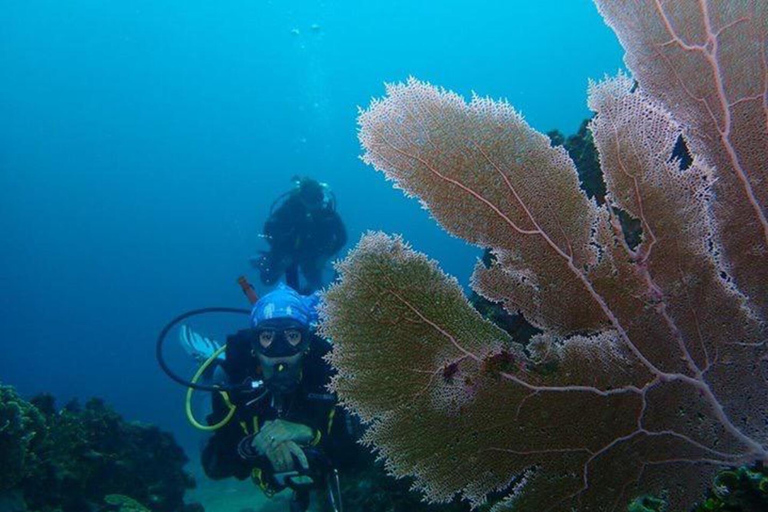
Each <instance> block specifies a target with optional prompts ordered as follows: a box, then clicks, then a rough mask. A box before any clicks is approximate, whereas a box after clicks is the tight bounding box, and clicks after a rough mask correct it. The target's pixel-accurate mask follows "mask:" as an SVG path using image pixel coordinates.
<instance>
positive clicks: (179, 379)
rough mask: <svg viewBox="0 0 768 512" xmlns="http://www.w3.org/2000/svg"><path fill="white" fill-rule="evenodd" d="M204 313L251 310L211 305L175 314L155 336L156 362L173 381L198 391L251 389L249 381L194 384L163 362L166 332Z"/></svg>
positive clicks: (242, 312)
mask: <svg viewBox="0 0 768 512" xmlns="http://www.w3.org/2000/svg"><path fill="white" fill-rule="evenodd" d="M205 313H237V314H245V315H250V314H251V310H250V309H244V308H227V307H211V308H201V309H193V310H191V311H187V312H186V313H182V314H181V315H179V316H177V317H176V318H174V319H173V320H171V321H170V322H168V323H167V324H165V327H163V330H162V331H160V334H159V335H158V336H157V342H156V344H155V356H156V357H157V362H158V364H159V365H160V368H161V369H162V370H163V371H164V372H165V374H166V375H168V377H170V378H171V379H172V380H174V381H175V382H178V383H179V384H181V385H182V386H186V387H188V388H192V389H197V390H199V391H230V392H231V391H241V390H246V389H251V388H252V385H251V383H250V382H246V383H243V384H238V385H236V386H231V385H229V386H228V385H218V386H206V385H204V384H196V383H194V382H190V381H188V380H186V379H184V378H183V377H179V376H178V375H177V374H176V373H175V372H174V371H173V370H171V368H170V367H169V366H168V364H167V363H166V362H165V359H164V358H163V344H164V343H165V339H166V338H167V337H168V333H169V332H170V331H171V329H173V328H174V327H176V324H178V323H180V322H182V321H184V320H186V319H187V318H190V317H193V316H197V315H202V314H205Z"/></svg>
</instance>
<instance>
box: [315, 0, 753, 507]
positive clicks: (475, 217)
mask: <svg viewBox="0 0 768 512" xmlns="http://www.w3.org/2000/svg"><path fill="white" fill-rule="evenodd" d="M598 6H599V8H600V10H601V13H602V14H603V16H604V17H605V18H606V21H607V22H608V23H609V24H610V25H611V26H612V27H613V28H614V29H615V30H616V32H617V33H618V35H619V37H620V40H621V42H622V44H623V45H624V47H625V48H626V50H627V64H628V67H629V69H630V71H631V72H632V78H630V77H627V76H625V75H621V74H620V75H619V76H617V77H615V78H610V79H605V80H604V81H602V82H599V83H592V84H590V87H589V105H590V107H591V108H592V110H594V111H595V118H594V119H593V121H592V122H591V124H590V129H591V131H592V133H593V136H594V141H595V144H596V146H597V149H598V152H599V155H600V162H601V167H602V171H603V174H604V178H605V183H606V187H607V194H606V203H605V204H604V205H598V204H597V203H596V202H595V201H594V200H591V199H588V198H587V196H586V195H585V194H584V192H582V191H581V190H580V189H579V183H578V177H577V173H576V170H575V167H574V164H573V162H572V161H571V159H570V158H569V157H568V155H567V153H566V152H565V150H564V149H563V148H562V147H552V146H551V145H550V143H549V140H548V139H547V138H546V137H545V136H544V135H542V134H540V133H538V132H536V131H535V130H533V129H532V128H531V127H529V126H528V125H527V124H526V123H525V121H524V120H523V118H522V117H521V115H520V114H519V113H518V112H516V111H515V110H514V109H513V108H512V107H511V106H510V105H509V104H507V103H506V102H503V101H492V100H490V99H485V98H479V97H474V98H473V99H472V100H471V101H470V102H469V103H467V102H465V101H464V100H463V99H462V98H461V97H460V96H458V95H456V94H453V93H451V92H448V91H445V90H442V89H438V88H436V87H433V86H431V85H429V84H426V83H423V82H419V81H417V80H415V79H410V80H409V81H408V82H407V83H405V84H398V85H390V86H388V87H387V95H386V97H384V98H383V99H381V100H376V101H374V102H373V103H372V104H371V106H370V107H369V108H368V109H367V110H365V111H363V112H362V113H361V115H360V118H359V124H360V134H359V136H360V140H361V143H362V145H363V147H364V149H365V155H364V157H363V158H364V161H365V162H367V163H369V164H371V165H372V166H374V167H375V168H376V169H377V170H380V171H382V172H383V173H384V174H385V175H386V176H387V178H388V179H390V180H393V181H394V182H395V184H396V186H397V187H398V188H400V189H402V190H403V191H404V192H405V193H406V194H407V195H409V196H415V197H418V198H419V199H420V200H421V201H422V203H423V205H424V206H425V207H426V208H427V209H428V210H429V211H430V212H431V214H432V215H433V217H434V218H435V219H436V220H437V221H438V222H439V223H440V224H441V226H442V227H443V228H444V229H445V230H447V231H448V232H450V233H452V234H454V235H456V236H458V237H461V238H463V239H465V240H467V241H469V242H471V243H473V244H476V245H478V246H480V247H484V248H490V250H491V252H492V255H493V258H491V264H490V265H489V266H486V265H484V264H482V263H478V265H477V267H476V269H475V272H474V274H473V277H472V282H471V284H472V287H473V288H474V290H475V291H476V292H477V293H479V294H480V295H482V296H483V297H485V298H487V299H489V300H492V301H494V302H499V303H502V304H503V305H504V306H505V307H506V308H507V310H508V311H510V312H521V313H522V314H523V315H524V316H525V318H526V319H527V320H529V321H530V322H531V323H532V324H533V325H534V326H535V327H537V328H538V329H540V330H541V333H539V334H536V335H535V336H533V338H532V339H531V340H530V341H529V342H527V344H526V345H523V344H521V343H519V342H518V341H516V340H514V339H512V338H510V337H509V335H508V334H506V333H505V332H504V331H502V330H501V329H499V328H497V327H496V326H495V325H493V324H492V323H490V322H489V321H487V320H485V319H484V318H483V317H482V316H481V315H480V314H479V313H477V312H476V311H475V310H474V309H473V308H472V307H471V306H470V304H469V303H468V301H467V300H466V298H465V297H464V295H463V293H462V290H461V288H460V286H459V285H458V284H457V282H456V281H455V280H454V279H452V278H450V277H448V276H446V275H445V274H443V273H442V271H440V270H439V268H438V266H437V264H436V262H433V261H430V260H429V259H428V258H427V257H426V256H424V255H422V254H419V253H417V252H416V251H414V250H413V249H411V248H410V247H409V246H408V245H407V244H406V243H405V242H404V241H403V240H401V239H400V238H398V237H390V236H387V235H384V234H381V233H370V234H368V235H366V236H364V237H363V239H362V241H361V242H360V243H359V245H358V246H357V248H356V249H355V250H354V251H353V252H352V253H351V254H350V256H349V257H348V258H347V259H346V260H345V261H343V262H341V263H340V264H339V265H338V269H339V271H340V274H341V280H340V281H339V282H338V283H337V284H336V285H334V286H333V287H332V288H330V289H329V290H328V291H327V292H326V295H325V302H324V306H323V325H322V328H323V330H324V333H325V334H326V335H327V336H330V337H331V338H333V340H334V351H333V353H332V354H331V356H330V357H331V361H332V363H333V365H334V366H335V367H336V368H337V369H338V375H337V376H336V378H335V380H334V381H333V384H332V387H333V388H334V389H335V390H336V391H338V393H339V395H340V397H341V398H342V400H343V402H344V403H345V404H346V405H347V406H348V407H350V408H351V409H353V410H355V411H356V412H357V413H359V414H360V415H361V417H362V418H363V419H364V420H365V421H366V422H368V425H369V428H368V431H367V434H366V436H365V438H364V442H366V443H368V444H369V445H370V446H372V447H375V448H376V449H378V451H379V453H380V455H381V456H382V457H383V458H384V459H385V460H386V463H387V467H388V469H389V470H390V471H391V472H392V473H393V474H394V475H397V476H404V475H412V476H414V477H415V478H416V484H415V486H416V487H417V488H418V489H420V490H421V491H422V492H423V493H424V495H425V497H426V498H427V499H428V500H431V501H447V500H449V499H451V497H453V496H454V495H455V494H457V493H458V494H460V495H461V496H462V497H464V498H465V499H467V500H469V501H470V502H471V503H473V504H475V505H479V504H481V503H484V502H486V501H487V499H488V496H489V495H492V496H494V499H495V500H497V501H496V505H495V506H494V510H496V511H501V510H512V509H514V510H516V511H537V512H539V511H547V510H553V511H560V510H563V511H570V510H583V511H611V510H625V509H626V507H627V505H628V503H630V502H631V501H632V500H634V499H636V498H638V497H639V496H642V495H656V496H660V497H663V499H664V500H665V501H666V502H667V503H668V506H669V510H684V509H686V507H690V506H692V505H693V504H694V503H696V502H697V501H700V500H701V499H702V497H703V496H704V491H705V489H706V488H707V487H709V486H710V485H711V483H712V478H713V476H714V475H715V474H716V473H717V472H718V471H719V470H722V468H724V467H735V466H740V465H744V464H753V463H768V347H767V346H766V338H767V336H768V335H767V334H766V311H767V310H766V300H767V298H768V275H767V274H766V272H768V224H767V223H766V220H765V219H766V206H767V203H768V197H766V194H767V193H768V186H766V185H768V180H767V178H768V93H767V92H766V91H767V90H768V63H767V62H766V49H767V48H768V47H767V46H766V44H767V40H766V34H767V33H768V2H766V1H750V2H736V1H729V2H725V1H724V2H705V1H698V2H694V1H683V2H678V1H674V2H660V1H637V2H609V1H607V0H606V1H598ZM681 140H682V141H683V142H684V144H685V146H686V147H687V148H688V151H689V153H690V157H691V159H690V161H689V162H685V165H681V162H680V161H679V160H678V159H677V158H676V157H675V156H673V155H675V154H676V149H675V148H676V147H678V146H679V144H680V141H681ZM618 212H622V215H629V216H630V217H632V218H634V219H638V221H639V222H640V226H641V229H642V238H641V240H640V242H639V243H637V244H635V243H632V244H629V243H627V240H626V238H625V233H624V232H623V231H622V227H621V223H620V220H619V214H618ZM498 493H501V494H498ZM498 496H502V497H501V498H500V499H499V498H498Z"/></svg>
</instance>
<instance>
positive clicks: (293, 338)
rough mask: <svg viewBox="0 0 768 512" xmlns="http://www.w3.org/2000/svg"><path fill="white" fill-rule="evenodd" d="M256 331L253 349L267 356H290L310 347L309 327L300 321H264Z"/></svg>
mask: <svg viewBox="0 0 768 512" xmlns="http://www.w3.org/2000/svg"><path fill="white" fill-rule="evenodd" d="M254 331H255V333H256V336H255V340H254V341H253V350H254V352H257V353H259V354H262V355H264V356H266V357H290V356H294V355H296V354H299V353H301V352H306V350H307V348H309V338H310V334H309V329H307V328H306V327H305V326H303V325H302V324H300V323H299V322H295V321H287V322H285V321H277V322H264V323H263V324H262V325H259V326H258V327H256V328H255V329H254Z"/></svg>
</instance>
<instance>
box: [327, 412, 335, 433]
mask: <svg viewBox="0 0 768 512" xmlns="http://www.w3.org/2000/svg"><path fill="white" fill-rule="evenodd" d="M335 414H336V408H335V407H334V408H333V409H331V412H330V414H328V433H329V434H330V433H331V427H332V426H333V416H334V415H335Z"/></svg>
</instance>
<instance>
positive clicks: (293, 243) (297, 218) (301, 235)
mask: <svg viewBox="0 0 768 512" xmlns="http://www.w3.org/2000/svg"><path fill="white" fill-rule="evenodd" d="M293 181H294V183H295V187H294V188H293V189H292V190H290V191H288V192H286V193H285V194H283V195H282V196H280V197H279V198H278V199H277V200H276V201H275V202H274V203H273V204H272V208H271V209H270V213H269V218H268V219H267V221H266V222H265V223H264V233H263V235H262V236H263V238H265V239H266V240H267V243H268V244H269V250H268V251H261V255H260V256H258V257H256V258H253V259H251V265H253V267H255V268H256V269H258V270H259V273H260V277H261V282H262V283H264V284H265V285H268V286H269V285H273V284H275V283H276V282H277V281H278V280H279V279H281V278H282V276H283V275H285V279H286V282H287V284H288V285H289V286H291V287H292V288H294V289H296V290H300V291H301V292H302V293H311V292H313V291H316V290H318V289H320V287H321V286H322V274H323V268H324V267H325V265H326V263H328V261H329V260H330V259H331V258H332V257H333V256H335V255H336V254H337V253H338V252H339V251H340V250H341V248H342V247H344V245H345V244H346V243H347V231H346V228H345V227H344V223H343V222H342V221H341V217H339V214H338V213H337V212H336V199H335V197H334V195H333V193H332V192H331V191H330V189H329V187H328V185H327V184H325V183H320V182H318V181H316V180H314V179H312V178H308V177H294V178H293ZM299 272H300V273H301V275H303V276H304V281H305V285H304V286H303V287H301V286H300V285H299Z"/></svg>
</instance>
